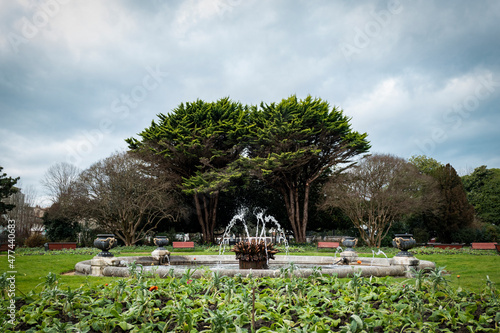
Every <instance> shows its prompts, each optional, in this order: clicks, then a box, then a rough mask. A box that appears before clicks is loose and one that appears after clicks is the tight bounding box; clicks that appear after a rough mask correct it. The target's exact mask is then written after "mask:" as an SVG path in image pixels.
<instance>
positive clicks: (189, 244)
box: [172, 242, 194, 249]
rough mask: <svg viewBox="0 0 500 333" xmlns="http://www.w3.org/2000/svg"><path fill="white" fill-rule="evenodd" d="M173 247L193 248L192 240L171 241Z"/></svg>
mask: <svg viewBox="0 0 500 333" xmlns="http://www.w3.org/2000/svg"><path fill="white" fill-rule="evenodd" d="M172 247H173V248H174V249H194V242H172Z"/></svg>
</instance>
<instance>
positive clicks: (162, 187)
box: [80, 153, 175, 245]
mask: <svg viewBox="0 0 500 333" xmlns="http://www.w3.org/2000/svg"><path fill="white" fill-rule="evenodd" d="M82 190H83V191H84V193H85V201H86V204H85V205H84V207H85V209H86V211H87V213H89V214H90V216H91V217H92V218H93V219H95V220H96V221H97V224H98V225H99V226H100V227H102V228H104V229H105V230H107V231H109V232H113V233H115V235H116V236H117V237H119V238H120V239H121V240H122V241H123V242H124V243H125V245H133V244H135V243H136V242H138V241H140V240H141V239H143V238H144V237H145V236H146V235H147V233H148V232H150V231H151V230H152V229H154V228H155V227H156V226H157V224H158V223H159V222H160V221H161V220H162V219H164V218H170V219H174V215H173V212H174V211H175V200H174V199H173V194H171V192H172V186H171V183H170V182H169V180H168V178H167V177H166V176H165V175H164V174H162V173H159V172H156V170H155V169H153V168H150V167H149V165H148V164H147V163H146V162H144V161H143V160H141V159H138V158H136V157H134V156H133V155H132V154H127V153H116V154H114V155H112V156H110V157H108V158H106V159H104V160H101V161H99V162H97V163H95V164H93V165H92V166H91V167H90V168H88V169H87V170H85V171H84V172H82V174H81V178H80V191H82Z"/></svg>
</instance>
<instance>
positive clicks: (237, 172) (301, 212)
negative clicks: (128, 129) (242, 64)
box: [127, 96, 370, 242]
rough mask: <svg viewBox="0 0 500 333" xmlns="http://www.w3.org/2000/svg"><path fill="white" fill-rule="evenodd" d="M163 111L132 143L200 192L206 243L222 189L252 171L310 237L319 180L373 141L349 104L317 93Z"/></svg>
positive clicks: (301, 236) (297, 229) (197, 199)
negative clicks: (346, 108) (354, 125)
mask: <svg viewBox="0 0 500 333" xmlns="http://www.w3.org/2000/svg"><path fill="white" fill-rule="evenodd" d="M158 117H159V121H158V122H155V121H153V123H152V124H151V126H150V127H149V128H146V129H145V130H144V131H143V132H142V133H140V134H139V135H140V137H141V140H140V141H139V140H137V139H134V138H130V139H128V140H127V142H128V144H129V148H130V149H132V150H134V151H143V152H144V151H147V152H149V153H150V154H151V153H152V154H154V155H156V156H160V157H161V159H162V162H161V163H162V165H163V167H164V168H166V169H167V170H169V171H170V172H171V173H172V174H173V175H176V176H177V177H178V184H179V185H180V187H181V189H182V191H183V192H184V193H186V194H189V195H192V196H193V199H194V204H195V207H196V211H197V215H198V220H199V223H200V226H201V229H202V232H203V235H204V241H205V242H212V241H213V229H214V227H215V224H216V211H217V204H218V200H219V194H220V192H221V191H224V190H227V189H228V187H229V186H230V185H231V182H232V181H233V180H235V179H237V178H240V177H242V176H243V175H244V174H245V173H249V174H250V173H253V175H257V176H259V177H260V178H261V179H263V180H264V181H265V182H266V183H267V184H269V185H270V186H272V187H274V188H275V189H277V190H278V191H279V192H280V193H281V194H282V196H283V198H284V200H285V205H286V208H287V212H288V217H289V220H290V223H291V225H292V229H293V231H294V234H295V237H296V240H297V241H299V242H305V232H306V226H307V221H308V211H309V196H310V192H311V186H313V183H314V182H315V181H317V180H318V179H319V178H321V177H322V176H324V175H326V174H329V173H331V172H332V170H333V169H335V170H336V171H338V170H340V168H339V166H341V165H342V166H344V167H345V166H346V165H349V163H352V158H353V157H354V156H356V155H358V154H360V153H364V152H366V151H367V150H368V149H369V147H370V145H369V143H368V141H367V140H366V136H367V135H366V133H365V134H360V133H358V132H355V131H353V130H352V129H351V127H350V124H349V121H350V119H349V118H348V117H346V116H345V115H344V114H343V112H342V110H340V109H338V108H336V107H333V108H331V107H330V106H329V104H328V103H327V102H326V101H322V100H321V99H319V98H312V97H310V96H309V97H307V98H306V99H304V100H299V99H297V97H296V96H291V97H290V98H287V99H284V100H282V101H281V102H280V103H277V104H276V103H272V104H264V103H262V104H261V106H260V108H257V107H250V106H244V105H242V104H241V103H237V102H233V101H231V100H229V99H228V98H223V99H220V100H219V101H217V102H204V101H201V100H198V101H196V102H193V103H185V104H184V103H183V104H181V105H180V106H179V107H177V108H176V109H174V110H173V111H172V112H171V113H169V114H166V115H164V114H160V115H158Z"/></svg>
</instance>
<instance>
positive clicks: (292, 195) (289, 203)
mask: <svg viewBox="0 0 500 333" xmlns="http://www.w3.org/2000/svg"><path fill="white" fill-rule="evenodd" d="M282 193H283V197H284V198H285V206H286V211H287V215H288V219H289V221H290V224H291V225H292V231H293V235H294V237H295V241H296V242H297V243H305V242H306V229H307V220H308V214H307V212H308V209H309V187H308V186H307V185H306V190H305V193H304V203H303V207H302V209H303V212H302V214H301V213H300V200H299V191H298V188H297V187H294V188H291V187H290V188H289V190H288V193H286V192H285V191H284V190H283V191H282ZM301 215H302V218H301Z"/></svg>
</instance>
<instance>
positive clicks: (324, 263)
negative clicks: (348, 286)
mask: <svg viewBox="0 0 500 333" xmlns="http://www.w3.org/2000/svg"><path fill="white" fill-rule="evenodd" d="M339 259H340V257H337V258H335V257H327V256H276V260H270V268H269V269H237V268H228V269H226V268H223V266H224V265H225V264H235V263H237V260H236V259H235V257H234V255H182V256H176V255H173V256H171V257H170V265H159V261H158V260H155V259H154V258H153V257H111V258H101V257H94V258H93V259H90V260H85V261H82V262H79V263H77V264H76V265H75V274H79V275H92V276H113V277H128V276H129V269H128V267H127V266H126V265H127V264H131V263H132V262H134V261H135V262H136V264H140V265H142V266H143V270H144V271H145V272H154V274H156V275H158V276H159V277H160V278H164V277H166V276H168V275H170V276H176V277H180V276H182V275H184V274H185V272H186V270H187V269H189V268H191V269H195V268H197V267H200V266H204V267H203V269H198V270H196V271H195V272H194V273H193V274H192V277H193V278H198V277H201V276H202V275H203V274H205V272H206V269H210V270H212V271H217V272H218V273H219V274H220V275H224V276H235V275H237V274H239V275H241V276H248V275H250V274H251V275H252V276H253V277H264V276H270V277H279V276H280V274H281V271H280V269H279V268H278V269H273V267H272V266H273V265H274V264H278V265H279V264H281V265H286V264H289V263H290V262H293V263H295V264H297V265H301V264H307V265H310V266H311V267H312V266H319V267H322V270H321V273H322V274H329V275H334V274H335V275H337V276H338V277H341V278H342V277H348V276H351V275H352V274H354V273H356V272H358V271H361V272H362V276H401V277H410V276H411V272H410V269H411V268H415V269H417V270H418V269H425V268H435V264H434V263H433V262H431V261H426V260H418V259H416V258H415V257H394V258H389V259H386V258H370V257H359V258H357V260H359V261H361V264H358V263H357V260H355V261H354V262H353V263H351V264H350V265H335V266H334V265H332V264H333V263H334V262H336V261H338V260H339ZM179 265H183V268H180V267H177V266H179ZM206 265H210V266H216V267H214V268H207V267H206ZM186 266H188V267H189V268H186ZM200 268H201V267H200ZM293 273H294V275H295V276H302V277H307V276H309V275H311V274H313V273H314V270H313V269H312V268H298V269H295V270H294V272H293Z"/></svg>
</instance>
